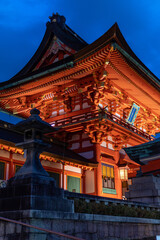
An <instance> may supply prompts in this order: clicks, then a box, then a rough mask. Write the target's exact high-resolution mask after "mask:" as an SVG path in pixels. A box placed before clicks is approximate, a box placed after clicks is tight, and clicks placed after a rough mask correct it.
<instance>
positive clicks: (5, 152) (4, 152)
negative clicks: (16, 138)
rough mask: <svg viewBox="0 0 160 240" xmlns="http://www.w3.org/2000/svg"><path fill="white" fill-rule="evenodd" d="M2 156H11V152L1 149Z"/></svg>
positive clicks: (0, 154) (0, 155)
mask: <svg viewBox="0 0 160 240" xmlns="http://www.w3.org/2000/svg"><path fill="white" fill-rule="evenodd" d="M0 157H5V158H9V152H8V151H5V150H0Z"/></svg>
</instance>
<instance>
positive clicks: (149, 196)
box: [125, 175, 160, 205]
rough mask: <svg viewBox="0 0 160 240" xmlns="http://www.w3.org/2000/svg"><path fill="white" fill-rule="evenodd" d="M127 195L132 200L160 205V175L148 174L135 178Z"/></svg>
mask: <svg viewBox="0 0 160 240" xmlns="http://www.w3.org/2000/svg"><path fill="white" fill-rule="evenodd" d="M125 196H126V198H127V199H128V200H130V201H136V202H142V203H148V204H153V205H160V177H159V176H153V175H148V176H141V177H136V178H133V181H132V185H130V186H129V191H128V192H126V194H125Z"/></svg>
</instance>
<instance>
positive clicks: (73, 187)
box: [67, 176, 80, 193]
mask: <svg viewBox="0 0 160 240" xmlns="http://www.w3.org/2000/svg"><path fill="white" fill-rule="evenodd" d="M67 190H68V191H70V192H77V193H80V178H78V177H72V176H67Z"/></svg>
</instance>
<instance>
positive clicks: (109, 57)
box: [0, 15, 160, 198]
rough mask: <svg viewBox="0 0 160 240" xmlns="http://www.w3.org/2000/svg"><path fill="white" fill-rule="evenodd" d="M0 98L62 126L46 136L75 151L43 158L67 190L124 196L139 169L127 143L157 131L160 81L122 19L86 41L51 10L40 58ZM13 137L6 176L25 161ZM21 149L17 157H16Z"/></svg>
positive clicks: (2, 88) (7, 106)
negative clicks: (135, 50) (135, 46)
mask: <svg viewBox="0 0 160 240" xmlns="http://www.w3.org/2000/svg"><path fill="white" fill-rule="evenodd" d="M0 100H1V101H0V107H1V108H2V109H3V110H4V111H8V112H9V113H11V114H16V115H19V116H21V117H23V118H27V117H28V116H29V112H30V110H31V109H32V108H34V107H35V108H38V109H39V110H40V112H41V118H42V119H43V120H45V121H47V122H48V123H50V124H51V125H52V126H53V127H56V128H58V131H56V132H53V133H52V134H50V135H49V136H48V137H49V138H51V139H52V140H53V139H58V140H57V141H62V142H65V143H66V144H67V149H68V151H69V150H71V151H70V153H71V152H72V153H73V155H74V154H75V155H74V156H72V160H71V158H68V157H67V155H66V154H65V152H64V147H63V146H61V151H60V152H61V154H59V153H58V154H57V155H56V151H54V153H46V154H45V153H44V154H42V156H41V159H42V163H43V165H44V166H45V168H46V169H47V170H48V171H50V172H51V175H52V176H53V177H55V178H56V179H57V184H58V185H59V186H60V187H62V188H64V189H68V190H69V191H75V192H81V193H86V194H94V195H99V196H105V197H112V198H122V196H123V195H124V192H125V191H126V190H127V187H128V183H130V181H131V178H132V177H134V176H135V175H136V171H137V170H138V169H139V166H140V164H139V163H138V162H136V161H134V160H132V159H130V158H129V157H128V156H127V155H126V154H125V152H124V150H123V149H122V148H123V147H131V146H135V145H139V144H142V143H146V142H148V141H150V140H152V139H153V137H151V135H154V134H155V133H156V132H158V131H159V129H160V107H159V102H160V83H159V79H158V78H156V77H155V76H154V75H153V74H152V73H151V72H150V71H149V70H148V69H147V68H146V67H145V66H144V64H143V63H142V62H141V61H140V60H139V59H138V58H137V57H136V55H135V54H134V53H133V52H132V50H131V49H130V47H129V46H128V44H127V43H126V41H125V39H124V37H123V36H122V34H121V32H120V30H119V28H118V25H117V24H114V25H113V26H112V27H111V28H110V29H109V30H108V31H107V32H106V33H105V34H104V35H103V36H101V37H100V38H99V39H97V40H96V41H95V42H93V43H92V44H87V43H86V42H85V41H84V40H83V39H81V38H80V37H79V36H78V35H77V34H76V33H74V32H73V31H72V30H71V29H70V28H69V27H68V26H67V25H66V24H65V18H64V17H62V16H59V15H53V16H52V17H51V18H50V22H48V23H47V29H46V33H45V36H44V38H43V40H42V42H41V44H40V46H39V48H38V50H37V52H36V53H35V55H34V56H33V57H32V58H31V60H30V61H29V62H28V64H27V65H26V66H25V67H24V68H23V69H22V70H21V71H20V72H19V73H18V74H17V75H16V76H14V77H13V78H12V79H10V80H9V81H7V82H4V83H2V84H1V85H0ZM2 140H3V139H2ZM11 142H12V141H9V143H8V144H9V146H8V147H7V149H6V150H5V151H7V154H8V155H7V156H8V157H7V159H6V158H5V159H4V161H6V162H7V164H8V165H7V168H8V169H7V170H6V172H7V174H8V175H7V177H6V178H8V177H10V176H11V175H12V174H13V173H14V172H15V169H16V165H17V168H18V165H22V164H23V161H24V160H23V156H22V150H17V148H16V147H15V150H13V151H12V148H11V146H10V145H11ZM2 148H3V149H4V144H3V143H2V144H1V149H2ZM8 149H11V150H10V151H9V150H8ZM1 151H4V150H1ZM8 151H9V152H8ZM16 151H21V152H20V153H19V154H20V155H16V157H14V158H13V156H11V154H12V152H14V153H13V154H14V156H15V154H17V153H16ZM48 155H49V157H48ZM20 156H21V157H20ZM78 156H79V157H80V156H81V157H82V158H83V159H78ZM13 159H14V161H12V160H13ZM20 159H21V160H20ZM73 159H74V160H73ZM56 173H57V174H59V175H56Z"/></svg>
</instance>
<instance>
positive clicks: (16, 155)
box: [12, 153, 25, 162]
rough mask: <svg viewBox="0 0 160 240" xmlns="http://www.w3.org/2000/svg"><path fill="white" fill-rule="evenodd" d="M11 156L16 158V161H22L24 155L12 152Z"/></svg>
mask: <svg viewBox="0 0 160 240" xmlns="http://www.w3.org/2000/svg"><path fill="white" fill-rule="evenodd" d="M12 158H13V159H14V160H18V161H22V162H24V161H25V158H24V156H23V155H21V154H18V153H13V156H12Z"/></svg>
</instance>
